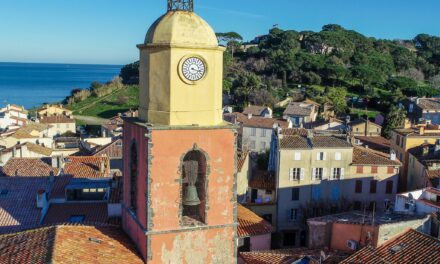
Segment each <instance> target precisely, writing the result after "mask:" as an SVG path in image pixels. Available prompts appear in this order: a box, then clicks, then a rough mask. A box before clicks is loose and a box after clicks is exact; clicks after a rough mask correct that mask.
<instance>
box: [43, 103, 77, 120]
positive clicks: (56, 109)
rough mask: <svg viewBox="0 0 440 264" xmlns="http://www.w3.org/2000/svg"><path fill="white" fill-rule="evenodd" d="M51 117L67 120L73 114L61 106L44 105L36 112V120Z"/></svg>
mask: <svg viewBox="0 0 440 264" xmlns="http://www.w3.org/2000/svg"><path fill="white" fill-rule="evenodd" d="M52 116H65V117H68V118H72V117H73V112H72V111H71V110H69V109H67V108H65V107H64V106H63V105H62V104H59V105H44V106H43V107H42V108H41V109H39V110H38V111H37V117H38V118H40V119H41V118H45V117H52Z"/></svg>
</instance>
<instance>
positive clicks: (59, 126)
mask: <svg viewBox="0 0 440 264" xmlns="http://www.w3.org/2000/svg"><path fill="white" fill-rule="evenodd" d="M39 122H40V123H41V124H46V125H49V126H51V128H52V129H50V130H49V134H48V136H49V137H59V136H63V135H66V134H75V133H76V122H75V119H73V118H69V117H67V116H64V115H54V116H47V117H41V118H40V119H39Z"/></svg>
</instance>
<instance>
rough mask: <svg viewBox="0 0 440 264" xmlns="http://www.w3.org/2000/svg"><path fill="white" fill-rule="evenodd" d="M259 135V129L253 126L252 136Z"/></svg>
mask: <svg viewBox="0 0 440 264" xmlns="http://www.w3.org/2000/svg"><path fill="white" fill-rule="evenodd" d="M256 135H257V129H256V128H255V127H252V128H251V136H253V137H255V136H256Z"/></svg>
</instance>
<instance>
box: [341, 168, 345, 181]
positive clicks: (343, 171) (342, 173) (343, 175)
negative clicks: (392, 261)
mask: <svg viewBox="0 0 440 264" xmlns="http://www.w3.org/2000/svg"><path fill="white" fill-rule="evenodd" d="M344 178H345V169H344V168H341V180H343V179H344Z"/></svg>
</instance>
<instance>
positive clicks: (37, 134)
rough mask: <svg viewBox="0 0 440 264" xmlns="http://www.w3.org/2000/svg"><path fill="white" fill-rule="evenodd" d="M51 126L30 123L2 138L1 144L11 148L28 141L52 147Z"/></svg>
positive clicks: (0, 139)
mask: <svg viewBox="0 0 440 264" xmlns="http://www.w3.org/2000/svg"><path fill="white" fill-rule="evenodd" d="M50 129H51V126H49V125H45V124H39V123H28V124H27V125H25V126H23V127H20V128H19V129H17V130H15V131H14V132H13V133H12V134H8V135H6V136H5V137H2V138H0V145H2V146H4V147H5V148H11V147H13V146H15V145H17V144H22V143H26V142H30V143H34V144H36V145H40V146H43V147H52V144H53V138H52V137H50V136H49V134H50Z"/></svg>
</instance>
